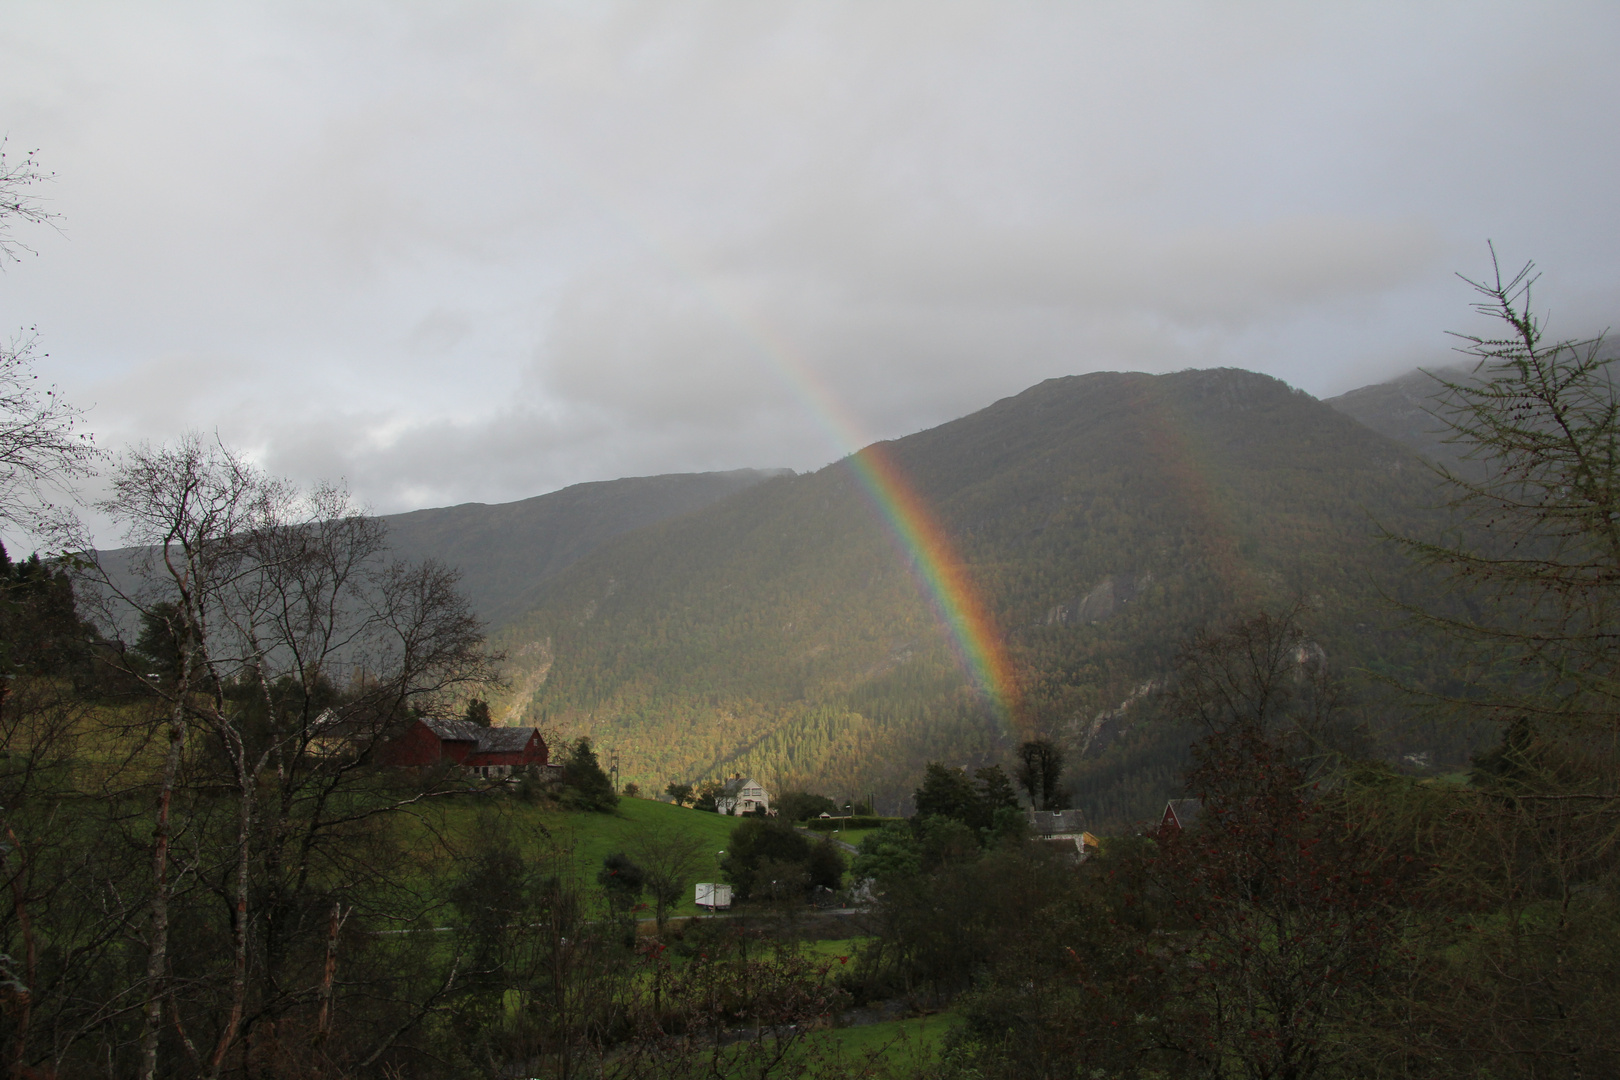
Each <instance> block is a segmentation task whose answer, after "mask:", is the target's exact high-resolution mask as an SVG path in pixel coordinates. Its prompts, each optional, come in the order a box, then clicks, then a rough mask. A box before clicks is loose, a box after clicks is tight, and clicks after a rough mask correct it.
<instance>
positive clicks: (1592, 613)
mask: <svg viewBox="0 0 1620 1080" xmlns="http://www.w3.org/2000/svg"><path fill="white" fill-rule="evenodd" d="M1492 263H1493V274H1492V276H1491V277H1490V278H1488V279H1485V280H1483V281H1471V280H1469V284H1470V285H1472V286H1473V287H1474V289H1475V290H1476V291H1477V292H1478V293H1479V294H1480V295H1481V296H1483V297H1484V299H1483V300H1482V301H1480V302H1479V303H1477V304H1475V309H1476V310H1477V311H1478V312H1480V313H1481V314H1483V315H1485V316H1486V317H1488V318H1490V319H1493V320H1495V321H1496V322H1498V323H1500V324H1501V325H1502V327H1503V330H1502V334H1501V336H1499V337H1483V336H1476V335H1459V336H1460V337H1462V340H1463V341H1464V342H1465V348H1464V350H1463V351H1464V352H1465V353H1466V354H1467V355H1469V356H1471V357H1473V358H1474V361H1475V366H1474V370H1473V373H1472V376H1471V377H1470V378H1466V379H1455V380H1448V379H1439V380H1437V381H1438V382H1439V385H1440V389H1441V396H1440V403H1439V405H1438V407H1437V408H1436V410H1435V415H1436V416H1437V418H1438V419H1440V420H1441V421H1442V422H1444V423H1445V424H1447V425H1448V427H1449V428H1450V436H1449V441H1451V442H1454V443H1458V444H1460V445H1461V446H1462V447H1463V448H1464V451H1465V458H1466V459H1467V460H1468V461H1469V462H1470V467H1469V468H1464V469H1457V470H1453V469H1447V468H1442V469H1441V470H1440V474H1441V477H1442V479H1443V481H1444V482H1445V484H1446V485H1447V487H1448V488H1449V489H1450V491H1451V495H1452V499H1451V506H1452V508H1453V510H1454V511H1455V512H1456V514H1457V515H1458V517H1459V519H1460V523H1461V524H1462V525H1463V528H1462V529H1460V530H1458V531H1457V532H1456V533H1455V534H1453V537H1452V538H1449V539H1445V540H1439V541H1430V540H1421V539H1417V538H1411V537H1402V538H1398V539H1399V540H1400V542H1401V543H1402V544H1403V545H1404V546H1405V547H1406V548H1407V549H1408V551H1410V552H1411V553H1412V554H1413V555H1414V556H1415V557H1416V558H1417V559H1418V560H1419V561H1420V562H1421V563H1423V564H1425V565H1427V566H1429V567H1431V568H1432V569H1434V570H1437V571H1438V572H1439V573H1440V574H1441V576H1442V577H1443V579H1444V580H1446V581H1447V582H1448V583H1449V584H1450V585H1451V586H1452V588H1453V589H1454V590H1455V591H1456V592H1457V593H1458V594H1460V595H1461V596H1462V597H1464V598H1465V599H1466V606H1465V607H1464V609H1463V612H1462V613H1460V614H1451V613H1447V614H1441V613H1439V612H1437V611H1434V610H1431V609H1422V610H1418V611H1416V614H1418V615H1419V616H1420V617H1421V618H1423V619H1425V620H1426V621H1428V622H1430V623H1432V624H1435V625H1438V626H1439V627H1440V628H1442V629H1443V630H1445V631H1447V632H1449V633H1451V634H1452V635H1454V637H1455V638H1456V640H1458V641H1459V643H1461V644H1463V645H1464V646H1465V647H1466V659H1467V661H1468V664H1469V667H1468V669H1467V673H1466V675H1465V680H1464V681H1465V682H1467V683H1469V684H1470V685H1476V686H1478V685H1483V686H1484V687H1486V688H1488V692H1489V700H1488V703H1489V705H1490V706H1491V707H1492V708H1493V710H1494V711H1495V713H1496V714H1497V715H1498V716H1499V717H1501V718H1504V719H1506V718H1511V717H1514V716H1519V715H1523V716H1526V717H1530V718H1532V719H1533V721H1534V722H1535V726H1536V727H1537V728H1538V730H1547V731H1551V730H1554V729H1561V730H1565V731H1569V730H1574V729H1587V730H1590V729H1592V728H1593V726H1594V725H1596V727H1597V728H1599V729H1605V728H1607V727H1608V725H1609V722H1610V718H1611V717H1612V716H1613V715H1614V713H1615V712H1616V710H1617V706H1620V660H1617V654H1616V651H1615V649H1614V628H1615V626H1616V625H1620V396H1617V395H1616V387H1615V383H1614V373H1613V367H1612V365H1613V363H1614V359H1615V357H1614V355H1613V354H1612V352H1610V351H1608V350H1607V349H1606V347H1605V344H1604V340H1603V338H1602V337H1597V338H1592V339H1587V340H1563V341H1555V342H1548V341H1547V340H1546V338H1545V330H1544V327H1543V326H1542V323H1541V321H1540V319H1539V318H1538V317H1537V316H1536V315H1535V314H1534V313H1533V311H1532V309H1531V288H1532V286H1533V285H1534V284H1535V281H1536V276H1537V275H1536V274H1535V270H1534V266H1533V265H1532V264H1526V265H1525V266H1524V268H1523V269H1521V270H1520V271H1519V272H1518V273H1517V274H1515V275H1513V276H1512V277H1507V278H1505V277H1504V276H1503V273H1502V271H1501V269H1500V267H1499V266H1498V265H1497V264H1496V261H1495V252H1494V250H1493V252H1492ZM1464 280H1468V279H1464ZM1479 700H1480V698H1479V697H1478V695H1475V696H1474V697H1473V698H1472V703H1477V702H1479Z"/></svg>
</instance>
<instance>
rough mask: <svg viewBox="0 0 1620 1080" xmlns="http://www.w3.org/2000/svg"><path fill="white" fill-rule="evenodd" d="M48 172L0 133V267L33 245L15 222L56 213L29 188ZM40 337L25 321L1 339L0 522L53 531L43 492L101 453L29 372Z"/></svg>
mask: <svg viewBox="0 0 1620 1080" xmlns="http://www.w3.org/2000/svg"><path fill="white" fill-rule="evenodd" d="M50 179H51V174H50V173H48V172H45V171H44V170H42V169H41V168H40V167H39V163H38V162H37V161H36V160H35V158H34V155H33V154H32V153H29V154H27V155H25V156H24V158H23V160H22V161H20V162H17V161H14V160H8V158H7V156H6V151H5V142H4V140H0V266H4V265H5V264H6V263H7V262H17V261H18V260H19V258H20V253H22V252H29V253H32V251H33V249H32V248H30V247H28V246H27V245H26V244H24V243H23V242H22V241H20V240H18V239H17V237H16V235H15V233H14V232H13V228H12V227H13V226H14V225H15V224H18V223H22V224H34V225H39V224H49V223H50V222H51V221H53V220H54V219H55V217H56V215H55V214H53V213H50V212H49V211H47V210H45V208H44V207H43V206H41V205H40V202H39V199H38V198H37V197H35V195H34V193H33V189H34V188H35V187H36V186H37V185H39V184H42V183H45V182H47V181H49V180H50ZM37 342H38V335H37V331H36V330H35V329H34V328H32V327H30V328H29V329H28V330H26V331H24V332H22V333H20V334H18V335H16V336H14V337H12V338H11V339H10V340H9V341H7V342H5V343H3V344H0V523H6V524H11V525H16V526H21V527H23V528H26V529H31V530H33V531H35V532H42V533H48V534H55V533H57V532H60V531H62V530H63V529H65V527H66V524H67V519H66V517H65V515H64V514H63V513H62V512H60V511H59V510H58V509H57V508H55V507H53V506H52V504H51V502H50V500H49V499H48V498H47V497H46V495H47V491H49V490H56V491H62V490H65V485H67V484H71V483H72V482H73V481H74V480H78V479H82V478H83V477H85V476H88V475H89V474H90V473H91V472H92V470H93V469H94V466H95V464H96V462H97V460H98V458H99V457H100V455H99V453H98V452H97V450H96V447H95V443H94V441H93V440H92V438H91V436H90V434H89V433H88V432H84V431H78V430H76V429H77V428H78V425H79V422H80V419H81V417H82V413H81V412H80V411H79V410H78V409H75V408H74V407H73V406H71V405H69V404H68V403H67V401H66V400H64V399H63V397H62V396H61V394H60V393H58V392H57V390H56V388H55V387H54V386H45V385H42V384H41V383H40V381H39V376H38V375H37V374H35V373H34V362H35V359H36V357H37V356H38V355H39V354H38V353H37Z"/></svg>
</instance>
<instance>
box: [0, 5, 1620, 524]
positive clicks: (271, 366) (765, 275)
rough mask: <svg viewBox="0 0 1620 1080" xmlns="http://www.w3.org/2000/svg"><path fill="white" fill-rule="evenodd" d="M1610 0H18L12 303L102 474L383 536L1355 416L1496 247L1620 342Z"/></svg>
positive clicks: (1561, 309) (1577, 324)
mask: <svg viewBox="0 0 1620 1080" xmlns="http://www.w3.org/2000/svg"><path fill="white" fill-rule="evenodd" d="M1617 23H1620V14H1617V12H1616V11H1615V10H1613V9H1612V8H1611V7H1609V6H1606V5H1597V4H1592V5H1585V4H1558V5H1538V6H1536V7H1535V8H1534V9H1533V10H1531V9H1528V8H1524V7H1520V6H1515V5H1506V4H1504V5H1499V6H1493V5H1485V6H1483V7H1482V6H1481V5H1478V4H1461V3H1457V4H1435V5H1421V6H1414V5H1396V4H1391V5H1364V4H1356V5H1349V4H1346V5H1342V6H1339V5H1332V6H1330V5H1287V4H1253V5H1226V4H1220V5H1216V4H1182V5H1170V6H1155V7H1153V8H1144V7H1140V6H1137V5H1125V4H1119V5H1111V4H1101V5H1085V6H1083V7H1082V6H1078V5H1063V4H1028V5H1017V6H1009V5H1004V4H993V3H961V4H947V5H938V4H929V5H922V4H912V3H893V4H882V5H872V4H853V3H852V4H836V3H832V4H828V3H816V4H802V5H795V4H782V5H745V6H739V5H735V4H722V3H714V4H702V3H699V4H683V5H679V6H670V5H661V4H600V5H584V6H580V5H564V4H557V5H530V4H500V3H486V4H467V5H455V6H450V7H432V6H429V7H427V8H411V7H399V6H392V5H380V4H359V3H357V4H353V5H296V4H274V5H262V6H232V7H230V8H219V7H217V6H209V5H190V4H176V5H172V6H158V7H150V6H142V7H141V8H139V9H136V8H133V7H130V6H128V5H119V4H101V5H96V4H78V5H74V4H68V5H56V4H51V5H46V4H37V5H26V4H25V5H19V6H16V7H14V8H13V9H11V10H10V11H9V12H8V19H7V20H6V23H5V25H4V26H3V27H0V48H3V49H4V54H5V55H6V56H7V57H8V58H9V60H10V62H9V63H8V64H7V65H5V66H4V67H0V127H3V128H4V129H5V130H7V131H9V132H10V135H11V137H12V139H13V142H14V144H16V145H22V146H26V147H29V148H32V147H35V146H38V147H40V148H41V150H42V152H43V155H44V158H45V160H46V161H47V162H48V163H49V164H50V165H51V167H53V168H54V169H56V171H57V173H58V177H59V180H58V183H57V184H56V185H55V188H54V190H52V191H51V192H50V194H51V196H52V198H53V199H54V203H53V206H54V208H55V209H58V210H60V211H61V212H62V213H63V214H64V220H65V225H66V230H65V235H64V236H61V237H58V236H53V235H49V234H46V235H43V236H41V237H40V238H39V239H38V242H37V243H36V244H35V246H36V247H37V248H38V249H39V251H40V258H38V259H37V260H29V262H28V263H27V264H26V265H24V266H22V267H18V268H15V269H13V270H11V271H8V272H7V273H6V275H5V276H4V278H0V321H8V320H9V321H10V322H12V323H15V324H24V323H27V324H34V323H37V324H38V325H39V326H40V328H41V331H42V333H43V335H44V338H45V340H46V342H47V344H48V346H49V349H50V351H51V353H52V362H53V364H54V365H56V367H55V369H54V370H53V371H52V372H51V374H52V376H53V377H54V378H55V379H56V380H57V381H58V382H60V383H62V384H63V387H64V389H66V390H67V391H68V392H69V393H70V394H71V395H72V396H73V397H74V398H75V399H76V400H80V401H83V402H86V403H89V404H93V405H94V410H93V412H92V418H93V425H94V426H95V427H96V429H97V431H98V434H99V435H100V437H101V438H102V441H103V442H104V443H105V444H109V445H115V446H116V445H118V444H120V443H122V442H124V441H127V440H130V439H138V438H148V439H164V438H172V437H173V436H174V435H176V434H178V433H179V432H180V431H181V430H183V429H184V428H186V427H201V428H204V429H208V430H213V429H217V430H218V431H219V432H220V434H221V436H222V437H223V438H225V439H227V440H229V441H231V442H233V443H237V444H239V445H242V446H245V447H247V448H249V449H250V451H251V452H252V453H254V454H255V455H256V456H257V457H258V458H259V459H260V460H261V461H263V462H264V463H265V464H266V465H267V466H268V467H271V468H274V469H276V470H279V471H283V472H286V473H289V474H291V475H293V476H295V477H297V478H299V479H304V480H308V479H312V478H314V477H318V476H331V475H344V476H347V477H348V478H349V480H350V482H351V484H352V485H353V486H354V487H355V489H356V491H357V492H358V493H359V494H360V495H361V496H362V497H364V498H366V499H368V500H369V501H371V502H372V503H373V504H374V505H375V506H377V507H378V508H379V509H382V510H396V509H403V508H407V507H409V506H414V505H422V504H430V503H444V502H455V501H462V500H467V499H484V500H495V499H509V498H519V497H523V496H526V495H531V494H535V493H537V492H538V491H542V490H546V489H548V488H551V487H555V486H559V485H562V484H566V483H571V482H575V481H579V480H587V479H598V478H603V477H609V476H615V475H621V474H628V473H646V472H658V471H669V470H677V469H695V468H728V467H735V466H742V465H783V464H785V465H792V466H795V467H800V468H806V467H814V466H816V465H819V464H821V463H823V462H825V461H827V460H829V459H830V458H832V457H834V456H836V455H837V454H838V453H840V452H842V451H843V450H844V449H845V448H846V445H845V444H846V442H847V440H848V438H849V437H852V436H849V435H847V434H845V435H839V434H838V433H837V432H833V433H829V429H828V426H827V424H826V418H825V416H824V415H823V413H824V411H825V409H826V405H827V402H829V401H830V402H833V403H834V404H835V407H836V409H837V411H839V412H841V413H843V414H846V416H847V419H848V420H849V426H850V427H851V428H852V429H853V430H854V432H856V433H857V434H856V435H855V436H853V437H856V438H857V439H858V438H859V437H868V438H880V437H891V436H894V435H898V434H902V433H905V432H907V431H911V430H915V429H917V428H920V427H923V426H926V425H929V424H933V423H937V422H940V421H942V420H945V419H948V418H950V417H952V416H956V415H960V414H961V413H964V412H967V411H970V410H972V409H974V408H977V407H980V406H982V405H984V404H986V403H988V402H989V401H990V400H993V399H994V398H996V397H999V396H1003V395H1006V394H1009V393H1015V392H1017V391H1018V390H1020V389H1022V388H1023V387H1025V386H1027V385H1029V384H1030V383H1033V382H1036V381H1038V380H1040V379H1042V378H1047V377H1050V376H1054V375H1062V374H1070V373H1074V372H1078V371H1085V370H1094V369H1098V368H1109V367H1130V368H1137V369H1143V370H1158V371H1162V370H1173V369H1177V368H1181V367H1186V366H1193V365H1207V364H1240V365H1242V366H1246V367H1251V368H1256V369H1259V370H1264V371H1269V372H1272V373H1274V374H1277V375H1279V376H1281V377H1283V378H1286V379H1288V380H1289V381H1291V382H1293V383H1295V384H1296V385H1300V386H1303V387H1304V388H1306V389H1309V390H1311V391H1313V392H1317V393H1324V394H1325V393H1334V392H1339V391H1342V390H1344V389H1348V388H1349V387H1351V386H1354V385H1357V384H1359V383H1361V382H1365V381H1371V380H1373V379H1376V378H1380V377H1384V376H1386V375H1388V374H1392V373H1394V372H1395V371H1398V370H1400V369H1402V368H1403V367H1406V366H1410V365H1411V364H1413V363H1416V362H1419V361H1429V360H1432V359H1434V358H1435V357H1437V356H1442V355H1443V354H1444V349H1445V348H1446V347H1447V341H1446V339H1445V337H1444V335H1443V331H1444V330H1446V329H1450V328H1459V327H1462V326H1464V325H1466V324H1467V321H1468V316H1467V309H1466V302H1467V299H1468V297H1467V294H1466V288H1465V287H1464V286H1462V285H1461V284H1460V283H1458V282H1456V281H1455V280H1454V279H1453V278H1452V277H1451V272H1452V270H1454V269H1463V270H1470V271H1478V270H1479V269H1481V268H1482V265H1483V256H1484V240H1485V239H1486V238H1487V237H1492V238H1495V239H1496V240H1497V241H1498V243H1499V247H1500V249H1501V250H1503V251H1504V252H1505V253H1506V254H1507V256H1508V257H1509V258H1510V259H1520V258H1523V257H1526V256H1532V255H1533V256H1534V257H1536V258H1537V259H1538V260H1539V261H1540V262H1541V263H1542V264H1543V265H1544V266H1546V267H1547V268H1548V277H1547V279H1546V280H1545V282H1544V286H1545V288H1544V294H1545V295H1546V296H1547V297H1549V298H1550V299H1554V300H1555V302H1556V304H1557V308H1556V310H1555V312H1554V314H1555V317H1556V319H1557V325H1558V326H1562V327H1565V328H1567V329H1568V330H1569V331H1570V332H1572V333H1575V332H1582V331H1585V330H1587V329H1589V328H1592V327H1598V326H1602V325H1606V324H1607V323H1609V322H1610V321H1612V320H1613V304H1614V298H1615V294H1616V287H1617V286H1620V267H1616V266H1615V265H1614V262H1613V259H1612V254H1611V253H1612V252H1613V251H1614V250H1615V249H1616V241H1617V240H1620V208H1617V207H1616V205H1615V204H1614V201H1613V199H1612V197H1611V194H1610V191H1609V181H1608V177H1610V176H1612V175H1613V173H1614V171H1615V169H1614V165H1615V161H1614V158H1615V156H1616V151H1615V150H1614V149H1613V148H1612V145H1611V144H1612V142H1613V140H1612V137H1611V133H1610V131H1609V127H1610V121H1609V117H1610V116H1612V115H1613V110H1614V108H1615V106H1616V104H1617V103H1620V102H1617V98H1620V73H1617V72H1616V71H1615V69H1614V67H1613V65H1612V63H1610V53H1611V52H1612V49H1613V45H1614V43H1615V41H1616V30H1617V29H1620V26H1617Z"/></svg>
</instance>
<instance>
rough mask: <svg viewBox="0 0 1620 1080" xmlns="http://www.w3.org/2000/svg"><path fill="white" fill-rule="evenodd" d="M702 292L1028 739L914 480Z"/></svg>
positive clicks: (979, 606)
mask: <svg viewBox="0 0 1620 1080" xmlns="http://www.w3.org/2000/svg"><path fill="white" fill-rule="evenodd" d="M694 281H695V283H696V285H697V287H698V288H699V289H701V291H702V292H703V293H704V294H705V295H706V297H707V298H708V300H709V301H710V303H711V304H713V305H714V307H715V309H716V310H717V311H720V312H721V313H723V314H724V315H725V316H726V318H727V320H728V321H729V322H730V323H731V324H732V325H733V326H734V327H735V328H737V329H738V330H739V331H741V332H742V333H744V334H745V335H746V337H747V338H748V340H749V341H750V342H751V343H752V344H753V345H754V348H755V351H756V352H757V353H758V355H759V356H760V357H761V358H762V359H763V360H765V361H766V362H767V364H768V365H769V367H770V369H771V370H772V372H773V373H774V374H775V375H776V376H777V377H778V378H780V379H781V380H782V381H783V383H784V384H785V385H786V386H787V387H788V388H789V389H790V390H791V391H792V392H793V394H794V396H795V397H797V398H798V399H799V401H800V402H801V403H803V404H804V405H805V406H806V408H807V409H808V411H809V413H810V415H811V416H813V417H814V418H815V419H816V421H817V423H818V424H819V426H820V427H821V428H822V430H823V432H825V434H826V435H827V437H828V439H829V441H831V442H832V444H833V445H834V446H835V447H836V448H837V450H838V452H839V453H840V454H841V455H842V460H843V463H844V464H845V466H847V467H848V468H849V470H850V472H851V473H853V474H854V476H855V478H856V480H857V481H858V482H859V484H860V487H861V490H862V491H863V493H864V494H865V495H866V497H867V499H868V500H869V501H870V502H871V504H872V506H873V507H874V508H875V509H876V510H877V512H878V515H879V517H880V518H882V520H883V522H884V524H885V525H886V526H887V527H888V529H889V532H890V535H891V536H892V537H893V538H894V540H895V542H896V546H897V547H898V548H899V549H900V551H901V554H902V556H903V557H904V559H905V561H906V562H907V564H908V565H909V566H910V567H911V569H912V574H913V575H914V576H915V577H916V579H917V581H918V583H919V584H920V585H921V586H922V589H923V592H924V594H925V595H926V596H927V597H928V600H929V603H930V605H931V606H932V607H933V609H934V613H935V616H936V617H937V618H938V619H939V621H940V622H941V623H942V624H943V625H944V627H945V629H946V630H947V631H948V633H949V636H950V640H951V644H952V647H953V650H954V652H955V653H956V658H957V661H958V662H959V663H960V664H961V665H962V667H963V669H964V670H965V671H966V672H967V674H968V677H969V678H970V679H971V680H972V682H973V684H974V686H975V687H976V688H977V689H978V691H979V692H980V693H981V694H982V695H983V696H984V699H985V700H986V702H987V703H988V704H989V705H990V708H991V710H992V711H993V712H994V713H995V715H996V718H997V719H998V720H999V721H1000V722H1001V723H1002V725H1003V726H1004V727H1005V728H1006V729H1008V730H1011V731H1013V732H1017V733H1026V727H1027V724H1026V722H1025V716H1024V708H1023V699H1022V696H1021V695H1020V693H1019V684H1018V679H1017V676H1016V672H1015V670H1014V668H1013V666H1012V661H1011V660H1010V658H1009V657H1008V655H1007V648H1006V645H1005V643H1004V639H1003V637H1002V635H1001V632H1000V630H999V629H998V628H997V626H996V621H995V618H994V617H993V616H992V615H991V613H990V609H989V607H988V606H987V605H986V604H985V602H984V597H983V593H982V592H981V590H980V589H979V587H978V585H977V584H976V583H975V582H974V580H973V578H972V575H971V574H970V573H969V571H968V567H967V565H966V564H965V563H964V562H963V560H962V558H961V556H960V555H959V554H958V553H957V551H956V547H955V545H954V544H952V543H951V538H950V535H949V534H948V533H947V532H946V531H945V529H944V527H943V526H941V525H940V523H939V519H938V518H937V517H936V516H935V515H934V514H933V513H932V511H931V510H930V509H929V507H928V504H927V503H926V502H924V501H923V499H922V497H921V496H920V495H919V494H918V493H917V490H916V488H915V486H914V485H912V483H911V482H910V480H909V479H908V478H907V476H906V474H905V471H904V470H903V469H902V468H901V467H900V464H899V462H897V461H896V460H895V459H894V455H893V454H892V453H891V452H890V451H889V449H888V447H887V445H885V444H884V443H880V442H874V441H872V440H870V439H867V438H864V437H863V436H862V433H861V432H860V429H859V427H858V425H857V423H856V421H855V419H854V417H853V416H852V415H851V414H850V413H849V411H848V410H847V409H846V408H845V407H844V406H843V404H842V403H841V402H840V401H839V400H838V399H837V397H836V396H835V395H834V394H833V393H832V392H831V390H830V389H828V388H827V387H826V386H825V385H824V384H823V383H821V382H820V381H819V380H818V379H817V378H816V377H815V376H814V375H813V374H812V369H811V367H810V365H809V364H807V363H805V362H804V361H803V360H802V359H801V358H800V357H799V355H798V353H797V351H796V350H795V349H794V348H793V347H792V345H791V344H790V343H788V342H787V341H786V340H784V339H783V338H782V337H781V336H780V335H778V334H776V333H775V332H774V331H773V330H772V328H770V327H769V326H766V325H765V324H764V323H762V322H761V321H760V320H758V319H756V318H753V317H752V316H750V315H749V314H748V313H746V312H744V311H742V310H741V309H740V308H739V307H738V306H736V305H733V304H731V303H730V302H729V300H728V298H727V297H725V296H724V295H722V294H720V293H719V292H718V290H716V289H715V288H714V287H713V286H712V285H710V284H709V283H708V282H707V281H706V280H704V279H703V278H699V277H696V276H694Z"/></svg>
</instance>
